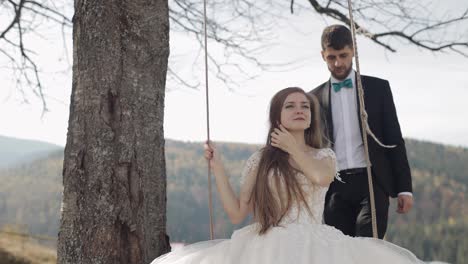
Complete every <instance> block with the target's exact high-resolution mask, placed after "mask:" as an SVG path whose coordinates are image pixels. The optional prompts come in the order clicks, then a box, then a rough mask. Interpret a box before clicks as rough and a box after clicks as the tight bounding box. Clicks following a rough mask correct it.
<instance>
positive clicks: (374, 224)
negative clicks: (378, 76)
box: [348, 0, 395, 238]
mask: <svg viewBox="0 0 468 264" xmlns="http://www.w3.org/2000/svg"><path fill="white" fill-rule="evenodd" d="M348 10H349V23H350V28H351V35H352V39H353V49H354V56H355V60H356V76H357V79H356V83H357V88H358V96H359V106H360V118H361V124H362V128H361V129H362V135H363V143H364V153H365V156H366V163H367V179H368V183H369V199H370V205H371V218H372V236H373V237H374V238H378V231H377V217H376V211H375V196H374V185H373V184H372V171H371V163H370V157H369V144H368V142H367V136H368V135H370V136H371V137H372V138H373V139H374V140H375V142H377V144H379V145H380V146H381V147H384V148H394V147H395V145H384V144H383V143H381V142H380V141H379V139H378V138H377V137H376V136H375V135H374V133H373V132H372V130H371V129H370V127H369V123H368V122H367V112H366V109H365V104H364V90H363V88H362V81H361V70H360V66H359V55H358V49H357V42H356V25H355V24H354V19H353V6H352V3H351V0H348Z"/></svg>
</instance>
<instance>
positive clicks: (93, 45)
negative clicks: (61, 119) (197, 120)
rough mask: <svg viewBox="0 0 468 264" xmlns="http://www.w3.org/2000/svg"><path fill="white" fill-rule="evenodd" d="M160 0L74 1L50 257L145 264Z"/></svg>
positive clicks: (165, 45)
mask: <svg viewBox="0 0 468 264" xmlns="http://www.w3.org/2000/svg"><path fill="white" fill-rule="evenodd" d="M168 16H169V15H168V2H167V0H154V1H145V0H119V1H117V0H106V1H86V0H75V15H74V18H73V45H74V48H73V84H72V95H71V104H70V118H69V124H68V135H67V144H66V147H65V157H64V168H63V185H64V195H63V205H62V216H61V226H60V232H59V241H58V249H57V254H58V263H73V264H76V263H80V264H84V263H93V264H94V263H112V264H114V263H125V264H129V263H138V264H140V263H149V262H150V261H151V260H152V259H154V258H155V257H157V256H159V255H161V254H163V253H165V252H167V251H168V250H169V241H168V237H167V235H166V166H165V158H164V132H163V120H164V94H165V83H166V72H167V61H168V56H169V20H168Z"/></svg>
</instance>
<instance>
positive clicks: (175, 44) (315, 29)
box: [0, 0, 468, 147]
mask: <svg viewBox="0 0 468 264" xmlns="http://www.w3.org/2000/svg"><path fill="white" fill-rule="evenodd" d="M447 3H452V4H453V5H454V4H464V5H465V6H468V4H467V3H462V1H458V0H452V1H448V2H447ZM329 23H331V21H330V20H324V19H323V18H320V17H319V16H317V15H313V14H311V13H310V12H309V13H308V12H298V13H296V14H294V15H289V17H288V19H287V21H283V22H281V23H279V24H278V25H277V28H276V30H275V39H274V43H275V44H276V45H274V46H273V47H272V48H271V49H270V50H268V51H266V52H264V53H263V54H262V55H261V56H260V57H259V58H261V59H263V60H265V61H267V62H276V63H284V62H287V61H291V60H293V61H295V63H294V67H290V69H288V70H287V71H272V72H268V71H266V72H262V73H260V74H259V76H258V77H257V78H256V79H254V80H249V81H239V87H237V88H236V89H235V90H234V91H232V90H229V89H228V88H227V87H226V86H225V85H224V84H223V83H222V82H220V81H219V80H216V78H215V77H214V74H212V73H210V76H209V83H210V134H211V139H212V140H214V141H224V142H242V143H253V144H261V143H264V142H265V141H266V133H267V127H266V125H267V111H268V105H269V100H270V99H271V97H272V96H273V95H274V93H276V92H277V91H279V90H281V89H283V88H285V87H289V86H299V87H302V88H303V89H305V90H307V91H309V90H311V89H313V88H314V87H316V86H317V85H319V84H320V83H322V82H324V81H326V80H327V79H328V78H329V72H328V70H327V68H326V65H325V63H324V62H323V60H322V58H321V56H320V34H321V31H322V29H323V27H325V26H326V25H327V24H329ZM465 23H468V22H465ZM56 31H57V30H55V31H54V30H53V29H51V33H50V34H48V35H47V38H36V39H34V44H32V45H31V46H30V48H34V49H35V50H36V51H37V53H38V56H37V58H38V61H39V62H40V63H41V65H43V67H42V69H41V70H42V72H43V73H44V74H43V76H44V77H43V83H44V87H45V88H46V93H47V99H48V100H47V103H48V107H49V110H50V111H49V112H47V113H45V115H44V116H43V117H41V115H42V112H41V105H40V102H39V100H37V99H36V98H34V96H29V100H30V103H29V104H25V103H22V100H21V98H22V96H21V93H20V92H18V90H17V89H16V86H15V83H14V80H13V79H12V78H11V73H10V72H8V70H7V69H6V67H3V65H2V63H4V61H3V60H0V66H2V67H0V78H1V79H2V80H4V82H3V84H2V88H1V89H0V113H1V114H0V135H2V136H10V137H17V138H24V139H35V140H41V141H46V142H50V143H54V144H57V145H61V146H64V145H65V143H66V133H67V127H68V115H69V101H70V92H71V76H72V72H71V69H70V64H71V55H70V54H71V50H72V48H71V43H70V41H71V38H68V40H66V42H65V43H66V47H67V49H66V50H64V49H63V47H64V41H63V40H62V35H61V32H56ZM54 32H56V33H54ZM67 34H69V35H70V34H71V32H68V33H67ZM170 41H171V43H170V44H171V62H172V63H173V64H172V67H173V69H174V70H175V71H177V72H180V73H182V74H183V73H185V72H191V74H195V75H196V78H197V79H198V81H199V82H200V83H201V86H200V88H199V89H190V88H186V87H180V86H178V85H176V84H168V90H167V92H166V100H165V110H164V111H165V117H164V133H165V137H166V138H167V139H176V140H183V141H203V140H205V139H206V136H207V132H206V112H205V111H206V109H205V90H204V89H205V88H204V80H203V78H204V75H203V72H202V71H201V70H200V69H202V68H203V65H202V63H203V60H202V59H201V57H199V58H198V60H197V61H196V62H195V64H196V66H198V70H193V69H192V67H193V65H194V62H193V61H191V58H190V56H185V55H187V54H196V53H198V48H197V44H196V41H195V39H194V38H193V37H192V36H188V35H186V34H182V33H174V32H173V33H171V39H170ZM357 41H358V52H359V57H360V65H361V74H365V75H372V76H377V77H380V78H383V79H387V80H389V82H390V85H391V87H392V92H393V96H394V101H395V105H396V108H397V114H398V117H399V120H400V125H401V130H402V133H403V136H404V137H406V138H412V139H419V140H425V141H431V142H436V143H442V144H449V145H454V146H464V147H468V118H467V114H468V111H467V110H466V104H467V103H466V101H467V99H468V58H466V57H462V56H460V55H458V54H451V53H445V54H444V53H431V52H428V51H424V50H421V49H418V48H415V47H414V46H408V45H406V44H405V43H397V45H396V47H397V49H398V52H397V53H391V52H388V51H386V50H384V49H383V48H382V47H380V46H378V45H376V44H375V43H373V42H371V41H369V40H367V39H365V38H363V37H360V36H359V37H358V38H357ZM267 44H268V43H267ZM210 45H213V46H214V44H213V43H209V46H208V47H210ZM186 57H188V58H186Z"/></svg>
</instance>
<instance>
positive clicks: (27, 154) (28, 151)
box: [0, 136, 63, 168]
mask: <svg viewBox="0 0 468 264" xmlns="http://www.w3.org/2000/svg"><path fill="white" fill-rule="evenodd" d="M61 149H62V150H63V147H61V146H58V145H54V144H51V143H46V142H41V141H35V140H26V139H18V138H12V137H5V136H0V168H5V167H13V166H15V165H17V164H19V163H22V162H29V161H32V160H34V159H38V158H40V157H43V156H44V155H47V154H48V153H50V152H52V151H57V150H61Z"/></svg>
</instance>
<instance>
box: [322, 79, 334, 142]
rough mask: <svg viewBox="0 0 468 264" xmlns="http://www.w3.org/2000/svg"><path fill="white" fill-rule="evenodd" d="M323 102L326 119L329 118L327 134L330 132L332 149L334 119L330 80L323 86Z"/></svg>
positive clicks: (329, 137)
mask: <svg viewBox="0 0 468 264" xmlns="http://www.w3.org/2000/svg"><path fill="white" fill-rule="evenodd" d="M322 102H323V107H324V108H325V111H326V118H327V125H328V128H327V132H328V135H327V136H328V139H329V140H330V143H331V146H330V147H331V148H333V147H334V144H335V142H334V139H333V118H332V109H331V108H332V101H331V96H330V80H328V81H327V82H326V83H325V85H324V86H323V90H322Z"/></svg>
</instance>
